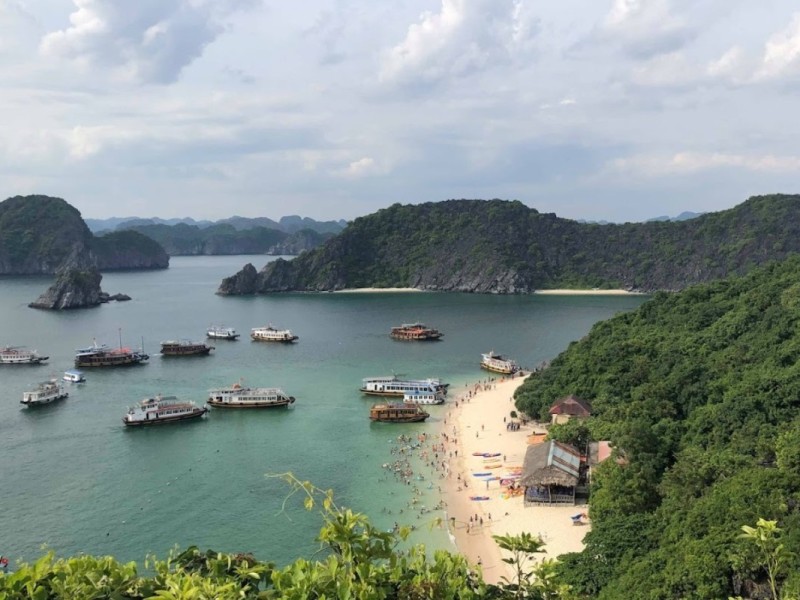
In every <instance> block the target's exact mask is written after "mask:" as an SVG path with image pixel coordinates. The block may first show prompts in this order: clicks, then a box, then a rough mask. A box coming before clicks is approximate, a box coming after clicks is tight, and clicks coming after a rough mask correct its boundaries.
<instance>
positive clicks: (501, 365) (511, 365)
mask: <svg viewBox="0 0 800 600" xmlns="http://www.w3.org/2000/svg"><path fill="white" fill-rule="evenodd" d="M481 367H482V368H484V369H486V370H488V371H494V372H495V373H503V374H504V375H512V374H514V373H516V372H517V371H519V365H518V364H517V363H516V361H513V360H511V359H510V358H507V357H505V356H503V355H502V354H495V353H494V351H490V352H487V353H486V354H481Z"/></svg>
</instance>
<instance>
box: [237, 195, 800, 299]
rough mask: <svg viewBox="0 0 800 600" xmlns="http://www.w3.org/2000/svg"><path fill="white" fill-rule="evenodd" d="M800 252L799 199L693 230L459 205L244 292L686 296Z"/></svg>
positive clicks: (442, 206)
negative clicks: (601, 291) (563, 291)
mask: <svg viewBox="0 0 800 600" xmlns="http://www.w3.org/2000/svg"><path fill="white" fill-rule="evenodd" d="M795 253H800V196H789V195H773V196H757V197H754V198H751V199H749V200H748V201H746V202H744V203H743V204H741V205H739V206H737V207H735V208H733V209H730V210H727V211H722V212H719V213H708V214H706V215H703V216H700V217H697V218H696V219H692V220H690V221H682V222H653V223H627V224H623V225H596V224H583V223H578V222H576V221H571V220H568V219H560V218H558V217H557V216H556V215H553V214H542V213H539V212H537V211H536V210H534V209H531V208H528V207H526V206H524V205H523V204H521V203H520V202H516V201H515V202H508V201H501V200H489V201H484V200H448V201H446V202H439V203H428V204H420V205H411V206H402V205H399V204H398V205H394V206H392V207H390V208H387V209H384V210H381V211H378V212H377V213H375V214H372V215H369V216H366V217H361V218H359V219H356V220H355V221H353V222H352V223H351V224H350V225H349V226H348V227H347V229H345V230H344V231H343V232H342V233H341V234H339V235H337V236H335V237H334V238H332V239H330V240H328V241H327V242H326V243H325V244H323V245H322V246H320V247H319V248H317V249H315V250H312V251H310V252H306V253H304V254H302V255H300V256H299V257H297V258H296V259H294V260H292V261H281V260H278V261H275V262H273V263H269V264H267V265H266V266H265V267H264V269H262V271H261V272H260V273H259V274H258V277H257V278H256V279H255V280H252V278H251V277H249V276H248V277H247V278H243V279H242V282H241V284H240V285H239V286H238V287H237V288H236V289H238V290H240V292H238V293H246V294H253V293H270V292H282V291H292V290H299V291H302V290H307V291H322V290H338V289H343V288H357V287H395V286H397V287H416V288H420V289H426V290H442V291H462V292H479V293H500V294H514V293H529V292H532V291H535V290H536V289H544V288H558V287H566V288H594V287H598V288H624V289H634V290H639V291H655V290H677V289H682V288H684V287H686V286H689V285H692V284H695V283H700V282H705V281H712V280H715V279H719V278H722V277H726V276H729V275H733V274H743V273H746V272H747V271H748V270H750V269H751V268H752V267H753V266H756V265H759V264H762V263H764V262H767V261H771V260H780V259H782V258H784V257H786V256H789V255H790V254H795ZM245 280H246V282H247V285H245V284H244V282H245ZM223 287H225V284H224V285H223ZM221 289H222V288H221ZM226 289H227V288H226ZM223 293H237V292H233V291H228V292H223Z"/></svg>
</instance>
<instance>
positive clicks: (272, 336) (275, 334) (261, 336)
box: [250, 325, 298, 343]
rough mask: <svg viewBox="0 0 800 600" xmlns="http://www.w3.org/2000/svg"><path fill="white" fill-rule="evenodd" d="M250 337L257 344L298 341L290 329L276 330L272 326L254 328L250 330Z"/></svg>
mask: <svg viewBox="0 0 800 600" xmlns="http://www.w3.org/2000/svg"><path fill="white" fill-rule="evenodd" d="M250 337H251V338H252V339H253V340H254V341H256V342H282V343H291V342H293V341H295V340H296V339H298V338H297V336H296V335H294V334H293V333H292V332H291V330H290V329H275V328H274V327H273V326H272V325H268V326H267V327H254V328H253V329H251V330H250Z"/></svg>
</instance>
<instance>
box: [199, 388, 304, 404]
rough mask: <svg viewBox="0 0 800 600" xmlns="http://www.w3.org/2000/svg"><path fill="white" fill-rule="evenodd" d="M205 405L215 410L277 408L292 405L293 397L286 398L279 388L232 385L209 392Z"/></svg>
mask: <svg viewBox="0 0 800 600" xmlns="http://www.w3.org/2000/svg"><path fill="white" fill-rule="evenodd" d="M207 403H208V405H209V406H213V407H215V408H278V407H281V406H289V405H290V404H294V396H287V395H286V394H285V393H284V392H283V390H281V389H279V388H251V387H243V386H242V385H240V384H238V383H234V384H233V385H232V386H230V387H226V388H218V389H214V390H209V391H208V401H207Z"/></svg>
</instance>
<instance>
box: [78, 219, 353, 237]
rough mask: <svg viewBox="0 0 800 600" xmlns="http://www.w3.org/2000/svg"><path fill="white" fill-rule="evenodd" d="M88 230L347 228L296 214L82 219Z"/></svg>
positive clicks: (321, 230) (290, 230)
mask: <svg viewBox="0 0 800 600" xmlns="http://www.w3.org/2000/svg"><path fill="white" fill-rule="evenodd" d="M84 221H85V222H86V225H87V226H88V227H89V229H90V230H91V231H92V232H94V233H97V232H100V231H118V230H120V229H134V228H137V227H142V226H146V225H166V226H170V227H171V226H174V225H179V224H182V225H190V226H193V227H197V228H198V229H206V228H208V227H212V226H214V225H231V226H232V227H233V228H234V229H236V230H237V231H244V230H246V229H254V228H256V227H263V228H265V229H274V230H277V231H283V232H284V233H296V232H297V231H300V230H302V229H310V230H312V231H316V232H317V233H339V232H340V231H341V230H342V229H344V228H345V226H346V225H347V221H345V220H344V219H340V220H338V221H317V220H315V219H310V218H308V217H300V216H298V215H289V216H286V217H281V218H280V219H279V220H278V221H273V220H272V219H269V218H267V217H254V218H251V217H239V216H233V217H229V218H227V219H220V220H218V221H208V220H200V221H196V220H195V219H192V218H191V217H184V218H181V219H160V218H158V217H151V218H142V217H111V218H108V219H84Z"/></svg>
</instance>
